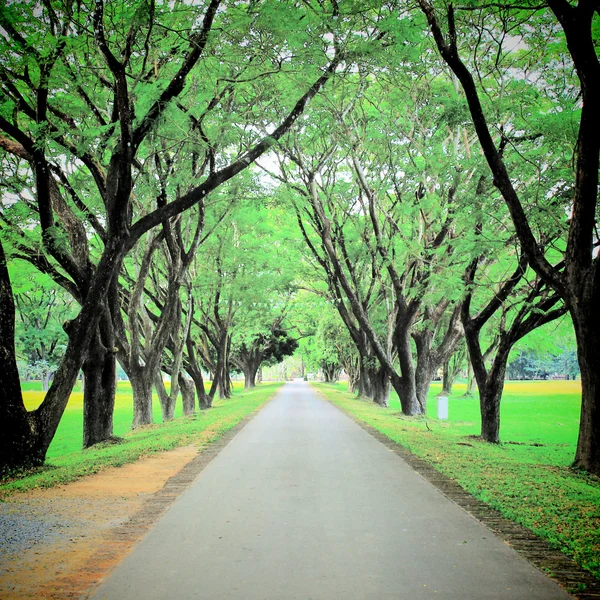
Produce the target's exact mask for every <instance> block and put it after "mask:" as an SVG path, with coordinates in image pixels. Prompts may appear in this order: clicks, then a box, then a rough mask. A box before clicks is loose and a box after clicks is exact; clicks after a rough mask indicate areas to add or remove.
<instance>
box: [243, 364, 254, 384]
mask: <svg viewBox="0 0 600 600" xmlns="http://www.w3.org/2000/svg"><path fill="white" fill-rule="evenodd" d="M257 371H258V366H256V367H249V368H246V369H244V370H243V372H244V388H245V389H250V388H253V387H256V372H257Z"/></svg>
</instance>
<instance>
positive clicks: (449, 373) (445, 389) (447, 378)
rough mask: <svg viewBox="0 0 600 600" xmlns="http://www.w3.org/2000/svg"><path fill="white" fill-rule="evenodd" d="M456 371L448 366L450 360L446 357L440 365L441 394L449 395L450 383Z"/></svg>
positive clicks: (450, 390)
mask: <svg viewBox="0 0 600 600" xmlns="http://www.w3.org/2000/svg"><path fill="white" fill-rule="evenodd" d="M455 377H456V373H455V372H454V371H453V370H452V369H451V368H450V360H449V359H448V360H447V361H446V362H445V363H444V364H443V366H442V394H446V395H447V396H449V395H450V394H451V393H452V384H453V383H454V378H455Z"/></svg>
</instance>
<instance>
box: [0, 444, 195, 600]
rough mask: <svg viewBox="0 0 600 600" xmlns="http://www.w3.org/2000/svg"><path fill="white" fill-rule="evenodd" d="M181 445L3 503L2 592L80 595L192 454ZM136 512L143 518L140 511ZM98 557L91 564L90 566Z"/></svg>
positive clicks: (114, 558) (126, 545) (7, 595)
mask: <svg viewBox="0 0 600 600" xmlns="http://www.w3.org/2000/svg"><path fill="white" fill-rule="evenodd" d="M197 456H198V447H197V446H188V447H185V448H178V449H176V450H172V451H170V452H164V453H162V454H157V455H154V456H151V457H149V458H145V459H142V460H139V461H138V462H136V463H133V464H130V465H126V466H124V467H121V468H111V469H107V470H106V471H103V472H101V473H98V474H96V475H91V476H89V477H86V478H85V479H82V480H80V481H77V482H74V483H71V484H68V485H65V486H61V487H56V488H51V489H45V490H34V491H31V492H26V493H22V494H15V495H13V496H11V497H9V498H7V499H5V501H4V502H2V503H0V540H1V541H0V598H3V599H13V598H14V599H24V598H78V597H79V596H81V594H82V593H84V592H85V591H86V590H87V589H88V588H89V587H90V586H92V585H94V584H95V583H96V581H97V580H98V579H99V578H101V577H102V576H103V575H104V574H105V573H106V572H107V571H108V570H109V569H110V568H111V567H112V566H114V565H115V564H116V563H117V562H118V561H119V560H120V559H121V558H122V556H123V555H124V554H125V553H127V552H128V550H129V549H130V547H131V546H132V545H133V543H134V542H135V541H136V539H138V538H139V537H141V536H142V535H143V533H144V529H145V528H141V529H140V528H138V531H137V533H138V535H137V536H132V535H131V534H130V535H123V530H124V529H125V528H126V526H127V524H130V523H131V522H132V521H133V520H134V519H135V517H136V515H139V514H140V511H142V512H145V511H144V510H143V509H144V508H145V506H146V505H147V504H148V503H149V502H151V500H152V499H153V497H154V495H156V493H157V492H159V491H160V490H162V489H163V488H164V486H165V483H167V481H169V479H170V478H172V477H173V476H174V475H176V474H177V473H179V472H180V471H181V470H182V469H183V468H184V467H185V466H186V465H188V464H189V463H190V462H191V461H192V460H193V459H194V458H195V457H197ZM138 520H139V519H138ZM92 565H93V568H90V567H91V566H92Z"/></svg>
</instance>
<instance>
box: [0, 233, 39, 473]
mask: <svg viewBox="0 0 600 600" xmlns="http://www.w3.org/2000/svg"><path fill="white" fill-rule="evenodd" d="M0 386H1V388H2V395H1V396H0V402H1V403H2V413H3V414H2V419H0V457H1V459H0V475H6V474H7V473H10V471H12V470H13V469H18V468H21V467H27V466H37V465H41V464H43V462H44V457H45V454H46V453H45V452H44V451H43V450H42V449H41V448H39V447H38V446H37V444H36V437H35V436H34V434H33V429H34V423H33V419H31V415H29V414H28V413H27V411H26V410H25V405H24V404H23V395H22V393H21V382H20V380H19V370H18V368H17V360H16V355H15V305H14V299H13V293H12V286H11V284H10V279H9V277H8V269H7V267H6V259H5V257H4V249H3V248H2V243H1V242H0Z"/></svg>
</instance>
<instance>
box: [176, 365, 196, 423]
mask: <svg viewBox="0 0 600 600" xmlns="http://www.w3.org/2000/svg"><path fill="white" fill-rule="evenodd" d="M179 389H180V390H181V401H182V404H183V414H184V415H185V416H189V415H193V414H194V413H195V412H196V393H195V387H194V382H193V381H192V380H191V379H188V378H187V377H186V376H185V375H184V374H183V373H180V374H179Z"/></svg>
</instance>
